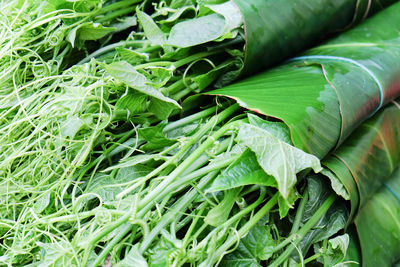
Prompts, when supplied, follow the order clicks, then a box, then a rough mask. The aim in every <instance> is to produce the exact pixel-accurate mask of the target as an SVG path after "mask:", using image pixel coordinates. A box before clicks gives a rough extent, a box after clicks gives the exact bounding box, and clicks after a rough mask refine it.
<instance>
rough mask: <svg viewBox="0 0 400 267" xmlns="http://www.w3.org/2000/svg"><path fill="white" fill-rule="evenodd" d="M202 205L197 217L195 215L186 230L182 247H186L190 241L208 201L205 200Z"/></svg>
mask: <svg viewBox="0 0 400 267" xmlns="http://www.w3.org/2000/svg"><path fill="white" fill-rule="evenodd" d="M201 205H202V207H201V208H200V210H199V212H198V213H197V214H196V217H194V219H193V221H192V223H191V224H190V226H189V229H188V230H187V231H186V234H185V237H184V238H183V241H182V247H186V246H187V245H188V243H189V240H190V237H191V236H192V233H193V231H194V229H195V227H196V225H197V222H198V221H199V220H200V216H202V214H203V212H204V211H205V210H206V208H207V206H208V203H207V202H203V203H202V204H201Z"/></svg>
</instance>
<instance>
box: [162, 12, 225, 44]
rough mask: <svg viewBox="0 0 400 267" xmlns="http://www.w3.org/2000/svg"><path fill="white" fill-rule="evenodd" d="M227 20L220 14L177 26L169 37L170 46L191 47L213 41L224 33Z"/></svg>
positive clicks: (187, 21) (180, 23) (188, 21)
mask: <svg viewBox="0 0 400 267" xmlns="http://www.w3.org/2000/svg"><path fill="white" fill-rule="evenodd" d="M224 26H225V19H224V18H223V17H222V16H221V15H218V14H211V15H206V16H203V17H199V18H195V19H190V20H186V21H182V22H179V23H177V24H175V25H174V26H173V27H172V29H171V32H170V34H169V37H168V44H169V45H173V46H176V47H191V46H195V45H199V44H203V43H207V42H210V41H213V40H215V39H217V38H218V37H220V36H221V35H222V34H223V33H224Z"/></svg>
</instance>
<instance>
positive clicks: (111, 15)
mask: <svg viewBox="0 0 400 267" xmlns="http://www.w3.org/2000/svg"><path fill="white" fill-rule="evenodd" d="M132 11H135V8H134V7H131V8H129V7H128V8H123V9H119V10H117V11H114V12H111V13H109V14H107V15H105V16H104V17H100V18H98V19H96V22H98V23H103V22H108V21H111V20H112V19H114V18H117V17H122V16H124V15H126V14H129V13H131V12H132Z"/></svg>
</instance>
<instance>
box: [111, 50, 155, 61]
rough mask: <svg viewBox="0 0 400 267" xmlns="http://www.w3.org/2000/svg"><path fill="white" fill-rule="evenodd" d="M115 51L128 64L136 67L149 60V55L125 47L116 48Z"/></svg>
mask: <svg viewBox="0 0 400 267" xmlns="http://www.w3.org/2000/svg"><path fill="white" fill-rule="evenodd" d="M115 51H117V53H118V54H119V55H120V56H121V57H122V58H123V59H124V60H125V61H126V62H128V63H130V64H133V65H136V64H140V63H143V62H145V61H147V60H149V55H148V54H146V53H141V52H137V51H135V50H132V49H128V48H125V47H116V48H115Z"/></svg>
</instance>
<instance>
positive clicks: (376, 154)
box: [323, 105, 400, 205]
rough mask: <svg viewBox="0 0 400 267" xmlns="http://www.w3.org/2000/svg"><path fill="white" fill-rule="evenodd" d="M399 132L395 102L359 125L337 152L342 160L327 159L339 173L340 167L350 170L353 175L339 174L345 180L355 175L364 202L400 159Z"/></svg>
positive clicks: (399, 115)
mask: <svg viewBox="0 0 400 267" xmlns="http://www.w3.org/2000/svg"><path fill="white" fill-rule="evenodd" d="M399 132H400V110H399V109H398V108H397V107H396V106H394V105H392V106H389V107H387V108H385V109H384V110H382V111H380V112H379V113H377V114H376V115H375V116H374V117H372V118H371V119H369V120H368V121H366V122H365V123H363V124H362V125H361V126H360V127H358V128H357V130H356V131H355V132H354V133H353V134H352V135H351V136H350V137H349V139H348V140H347V141H346V142H345V143H344V144H342V145H341V146H340V147H339V149H337V150H336V151H335V152H334V157H336V158H337V159H339V160H336V161H332V160H330V159H328V160H327V161H326V162H324V163H323V164H324V165H326V166H328V168H329V169H330V170H331V171H332V172H334V173H339V171H338V169H340V168H347V169H348V170H349V172H350V173H351V176H350V177H349V176H346V175H337V177H338V178H339V179H340V180H341V182H342V183H344V184H346V183H348V182H347V181H346V180H348V179H354V181H355V182H356V185H357V188H358V191H359V198H360V205H363V204H364V203H365V201H367V200H368V199H369V198H370V197H371V196H372V195H373V194H374V192H375V191H376V190H378V189H379V188H380V187H381V186H382V184H383V182H384V181H385V180H387V179H388V178H389V177H390V175H391V173H392V172H393V171H394V170H395V168H396V167H397V165H398V163H399V162H400V138H399ZM347 190H351V188H347ZM352 190H353V191H354V189H352Z"/></svg>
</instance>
